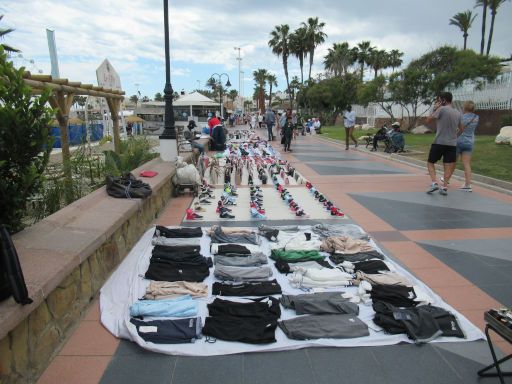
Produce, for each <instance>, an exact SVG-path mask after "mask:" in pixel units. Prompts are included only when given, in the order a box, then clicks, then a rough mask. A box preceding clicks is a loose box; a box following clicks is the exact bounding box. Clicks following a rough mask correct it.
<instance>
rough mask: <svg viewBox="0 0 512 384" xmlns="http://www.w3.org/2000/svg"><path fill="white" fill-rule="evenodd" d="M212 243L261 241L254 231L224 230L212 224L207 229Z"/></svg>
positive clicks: (255, 242)
mask: <svg viewBox="0 0 512 384" xmlns="http://www.w3.org/2000/svg"><path fill="white" fill-rule="evenodd" d="M208 235H209V236H210V238H211V241H212V243H235V244H237V243H240V244H256V245H259V244H260V243H261V240H260V237H259V236H258V234H256V233H254V232H248V231H233V230H231V231H228V230H226V231H224V228H222V227H220V226H219V225H213V226H212V227H211V228H210V230H209V231H208Z"/></svg>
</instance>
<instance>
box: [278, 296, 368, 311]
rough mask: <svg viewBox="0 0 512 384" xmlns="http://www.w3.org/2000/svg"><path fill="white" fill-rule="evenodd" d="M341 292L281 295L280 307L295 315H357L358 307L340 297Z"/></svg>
mask: <svg viewBox="0 0 512 384" xmlns="http://www.w3.org/2000/svg"><path fill="white" fill-rule="evenodd" d="M342 294H343V292H319V293H309V294H304V295H283V296H281V300H280V301H281V305H282V306H283V307H285V308H291V309H294V310H295V313H297V315H305V314H311V315H323V314H336V313H347V314H353V315H357V314H359V306H358V305H357V304H354V303H351V302H350V301H349V300H348V299H345V298H344V297H343V296H342Z"/></svg>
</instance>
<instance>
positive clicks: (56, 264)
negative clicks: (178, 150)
mask: <svg viewBox="0 0 512 384" xmlns="http://www.w3.org/2000/svg"><path fill="white" fill-rule="evenodd" d="M141 169H145V170H155V171H158V172H159V175H158V176H157V177H155V178H152V179H147V181H148V183H149V184H150V185H151V186H152V189H153V195H152V196H151V197H150V198H148V199H145V200H143V201H141V200H138V199H134V200H128V199H113V198H111V197H109V196H108V195H107V194H106V191H105V188H102V189H100V190H98V191H95V192H93V193H92V194H91V195H89V196H86V197H85V198H83V199H80V200H78V201H76V202H74V203H73V204H71V205H70V206H68V207H65V208H64V209H62V210H60V211H59V212H57V213H56V214H54V215H52V216H49V217H48V218H46V219H44V220H42V221H41V222H39V223H37V224H35V225H34V226H32V227H30V228H27V229H26V230H24V231H22V232H20V233H19V234H16V236H14V242H15V245H16V248H17V250H18V253H19V256H20V262H21V265H22V268H23V270H24V274H25V280H26V282H27V287H28V289H29V294H30V297H31V298H32V299H33V300H34V303H33V304H30V305H26V306H21V305H18V304H16V303H14V300H13V299H12V298H11V299H9V300H7V301H4V302H2V303H0V383H32V382H35V380H36V379H37V378H38V377H39V375H40V374H41V373H42V371H43V370H44V369H45V367H46V366H47V365H48V363H49V362H50V361H51V359H52V357H53V355H54V354H55V353H56V352H57V351H58V350H59V349H60V347H61V346H62V345H63V342H64V341H65V340H66V338H67V336H68V335H69V333H70V331H71V330H72V329H73V328H74V326H75V325H76V324H77V323H78V321H79V320H80V318H81V316H82V315H83V314H84V313H85V311H86V310H87V308H88V306H89V303H90V301H91V300H92V299H93V298H94V297H95V295H96V294H97V293H98V291H99V289H100V288H101V286H102V285H103V283H104V282H105V281H106V279H107V278H108V277H109V275H110V274H111V273H112V271H113V270H114V268H115V267H116V266H117V265H118V264H119V263H120V262H121V261H122V260H123V259H124V257H125V256H126V255H127V254H128V252H129V251H130V249H131V248H132V247H133V245H134V244H135V243H136V242H137V241H138V240H139V238H140V236H141V235H142V234H143V233H144V232H145V231H146V230H147V228H148V226H149V225H150V224H151V223H152V222H153V221H154V219H155V218H156V217H157V215H158V213H159V212H160V210H161V209H162V208H163V207H164V206H165V205H166V203H167V202H168V200H169V199H170V198H171V196H172V183H171V176H172V175H173V174H174V168H173V167H172V165H171V164H169V163H163V162H162V161H161V160H160V159H155V160H153V161H151V162H150V163H148V164H146V165H144V166H143V167H141V168H139V169H138V170H135V171H134V172H133V173H134V174H135V175H137V174H138V172H139V171H140V170H141ZM82 200H83V201H82ZM106 207H109V208H108V209H110V211H109V210H107V208H106ZM81 236H83V238H82V237H81ZM69 237H72V240H70V242H71V243H74V244H75V247H74V248H72V249H71V248H70V247H71V246H70V245H68V244H67V243H66V241H65V240H64V239H66V238H69ZM57 238H59V239H62V240H61V241H57V240H55V239H57ZM68 240H69V239H68ZM82 240H83V241H82ZM52 263H53V264H52Z"/></svg>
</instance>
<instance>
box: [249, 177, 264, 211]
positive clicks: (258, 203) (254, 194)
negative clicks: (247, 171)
mask: <svg viewBox="0 0 512 384" xmlns="http://www.w3.org/2000/svg"><path fill="white" fill-rule="evenodd" d="M249 194H250V200H249V209H250V210H251V217H252V218H253V219H260V220H265V219H266V218H267V217H266V216H265V208H263V191H262V190H261V188H260V187H258V186H255V185H254V183H252V182H249Z"/></svg>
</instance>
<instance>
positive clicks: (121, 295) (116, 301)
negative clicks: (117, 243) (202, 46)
mask: <svg viewBox="0 0 512 384" xmlns="http://www.w3.org/2000/svg"><path fill="white" fill-rule="evenodd" d="M301 228H302V229H303V230H304V229H305V228H307V227H301ZM308 231H310V230H308ZM153 233H154V228H152V229H149V230H148V231H147V232H146V233H145V234H144V235H143V236H142V238H141V239H140V240H139V242H138V243H137V244H136V245H135V246H134V247H133V249H132V250H131V252H130V253H129V254H128V256H127V257H126V258H125V260H124V261H123V262H122V263H121V264H120V265H119V267H118V268H117V270H116V271H115V272H114V273H113V274H112V276H111V277H110V278H109V279H108V281H107V282H106V283H105V285H104V286H103V288H102V289H101V295H100V308H101V322H102V323H103V325H104V326H105V327H106V328H107V329H108V330H109V331H110V332H111V333H112V334H114V335H115V336H116V337H120V338H123V339H128V340H132V341H134V342H136V343H137V344H139V345H140V346H142V347H143V348H145V349H148V350H151V351H154V352H162V353H166V354H172V355H184V356H213V355H227V354H234V353H243V352H263V351H282V350H292V349H298V348H304V347H313V346H318V347H320V346H330V347H356V346H378V345H392V344H397V343H400V342H408V343H411V342H412V340H410V339H408V338H407V336H405V335H389V334H386V333H384V332H383V331H382V330H380V329H379V327H378V326H376V325H375V324H374V323H373V321H372V318H373V315H374V311H373V309H372V307H371V306H366V305H362V304H361V305H359V308H360V313H359V318H360V319H361V320H363V321H364V322H366V323H367V324H368V326H369V331H370V335H369V336H366V337H360V338H356V339H344V340H335V339H318V340H290V339H288V338H287V337H286V336H285V334H284V333H283V332H282V331H281V330H280V329H279V328H278V329H277V330H276V340H277V342H275V343H272V344H265V345H253V344H245V343H239V342H227V341H222V340H217V341H216V342H215V343H206V342H204V338H203V339H201V340H198V341H196V342H195V343H192V344H153V343H148V342H145V341H144V340H143V339H142V338H140V337H139V335H138V334H137V331H136V329H135V327H134V326H133V325H132V324H131V323H130V316H129V307H130V305H131V304H132V303H134V302H135V301H137V300H138V299H139V298H141V297H143V296H144V293H145V291H146V286H147V285H149V280H146V279H144V278H143V277H142V276H144V273H145V272H146V270H147V268H148V265H149V258H150V257H151V250H152V248H153V246H152V245H151V238H152V237H153ZM263 241H264V243H263V244H262V247H261V248H262V251H263V252H265V253H266V254H267V255H270V247H269V244H268V242H267V240H266V239H263ZM209 242H210V238H209V237H207V236H206V235H204V236H203V238H202V240H201V251H202V253H203V255H207V256H209V255H210V253H209V251H208V250H209ZM372 244H373V245H374V246H375V244H374V243H373V242H372ZM270 265H271V266H272V270H273V273H274V276H273V277H275V278H276V279H277V281H278V282H279V284H280V285H281V287H282V290H283V293H285V294H289V295H294V294H303V293H304V291H302V290H299V289H295V288H292V287H291V285H290V283H289V282H288V279H287V276H286V275H283V274H280V273H279V272H278V271H277V270H276V269H275V266H274V263H273V262H272V261H271V260H270ZM394 266H395V269H396V271H397V272H398V273H401V274H403V275H405V276H406V277H407V278H408V279H410V280H411V281H412V282H414V284H415V285H417V286H419V287H421V288H422V289H423V290H424V292H425V293H426V294H427V295H429V296H430V297H431V299H432V304H433V305H436V306H439V307H442V308H445V309H446V310H448V311H450V312H452V313H453V314H454V315H455V316H456V317H457V319H458V321H459V324H460V326H461V328H462V329H463V330H464V333H465V334H466V338H465V339H458V338H453V337H441V338H438V339H436V340H435V341H434V342H457V341H473V340H478V339H483V338H484V335H483V333H482V331H480V330H479V329H478V328H477V327H475V326H474V325H473V324H472V323H470V322H469V321H468V320H467V319H466V318H465V317H464V316H463V315H462V314H460V313H458V312H457V311H456V310H455V309H454V308H452V307H451V306H449V305H448V304H447V303H445V302H444V301H443V300H442V299H441V298H440V297H439V296H438V295H436V294H435V293H434V292H433V291H432V290H431V289H430V288H429V287H427V286H426V285H425V284H423V283H422V282H421V281H419V280H418V279H416V278H415V277H414V276H413V275H411V274H410V273H409V272H407V271H406V270H405V269H403V268H402V267H400V266H399V265H398V264H396V263H394ZM214 281H216V279H214V277H213V269H211V271H210V276H209V277H208V278H207V279H206V280H205V283H207V284H208V290H209V297H208V298H200V299H196V300H198V302H199V316H201V317H202V319H203V323H204V318H205V317H206V316H208V310H207V307H206V304H208V303H210V302H212V301H213V300H214V298H215V297H212V296H211V286H212V283H213V282H214ZM336 290H338V291H345V292H349V291H352V290H353V291H354V292H357V287H348V288H342V289H336ZM316 291H322V290H316ZM227 299H229V300H236V298H231V297H229V298H227ZM281 309H282V315H281V320H285V319H290V318H293V317H296V314H295V311H293V310H290V309H283V308H281Z"/></svg>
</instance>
